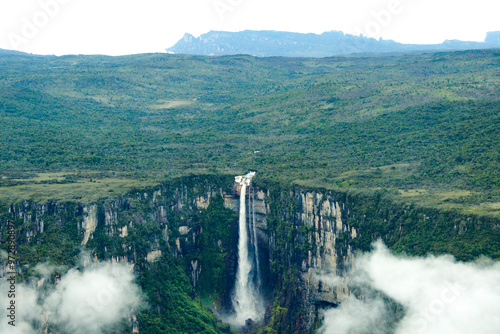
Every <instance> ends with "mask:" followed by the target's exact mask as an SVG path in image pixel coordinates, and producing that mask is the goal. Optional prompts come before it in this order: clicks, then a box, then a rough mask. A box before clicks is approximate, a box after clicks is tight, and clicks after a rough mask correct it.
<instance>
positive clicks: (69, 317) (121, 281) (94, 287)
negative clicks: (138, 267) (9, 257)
mask: <svg viewBox="0 0 500 334" xmlns="http://www.w3.org/2000/svg"><path fill="white" fill-rule="evenodd" d="M35 268H36V269H39V270H40V271H39V273H40V274H41V275H43V276H47V275H50V272H51V270H54V269H57V267H53V266H50V265H46V264H44V265H39V266H37V267H35ZM9 288H10V284H9V282H8V281H7V278H4V279H2V280H1V282H0V305H2V309H3V310H4V311H2V314H3V316H2V319H3V320H2V321H1V323H0V333H12V334H18V333H19V334H28V333H38V332H40V328H44V326H45V324H47V323H49V324H53V325H57V326H58V328H60V329H61V330H62V332H65V333H75V334H79V333H82V334H83V333H100V332H101V331H102V330H103V329H104V328H106V327H107V326H111V325H113V324H115V323H117V322H119V321H121V320H122V319H124V318H126V317H127V316H129V314H130V313H131V311H132V310H134V309H137V308H138V307H140V305H141V304H142V292H141V290H140V288H139V287H138V286H137V285H136V284H135V283H134V274H133V272H132V271H131V270H130V269H129V268H128V267H127V266H126V265H123V264H117V263H114V264H112V263H98V264H91V265H90V266H88V267H86V268H85V269H84V270H83V271H79V270H77V269H70V270H69V271H68V272H67V273H66V274H65V275H64V276H62V277H61V280H60V282H59V283H58V284H57V285H56V286H55V287H53V288H52V289H48V290H45V291H44V289H40V290H39V289H35V288H34V286H33V285H26V284H19V283H17V284H16V298H15V302H16V304H15V305H16V322H15V325H16V326H15V327H13V326H11V325H9V324H8V320H9V319H8V318H7V312H8V311H7V310H6V308H7V306H8V305H9V303H10V301H11V300H12V298H8V290H9ZM3 306H5V307H3ZM33 324H35V327H36V328H34V327H33Z"/></svg>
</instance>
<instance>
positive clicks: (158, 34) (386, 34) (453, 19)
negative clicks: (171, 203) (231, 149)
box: [0, 0, 500, 55]
mask: <svg viewBox="0 0 500 334" xmlns="http://www.w3.org/2000/svg"><path fill="white" fill-rule="evenodd" d="M498 13H500V1H498V0H475V1H470V0H308V1H304V0H300V1H299V0H286V1H285V0H175V1H174V0H141V1H139V0H0V48H2V49H10V50H19V51H24V52H29V53H36V54H56V55H63V54H107V55H125V54H135V53H146V52H163V51H164V50H165V48H168V47H170V46H172V45H173V44H175V43H176V42H177V41H178V40H179V39H180V38H182V36H183V35H184V34H185V33H189V34H192V35H194V36H199V35H200V34H203V33H207V32H209V31H210V30H219V31H242V30H278V31H291V32H301V33H316V34H321V33H323V32H325V31H332V30H338V31H343V32H345V33H348V34H354V35H359V34H363V35H364V36H369V37H374V38H383V39H393V40H395V41H398V42H402V43H418V44H422V43H441V42H443V41H444V40H446V39H460V40H470V41H483V40H484V38H485V36H486V32H488V31H500V19H499V16H498Z"/></svg>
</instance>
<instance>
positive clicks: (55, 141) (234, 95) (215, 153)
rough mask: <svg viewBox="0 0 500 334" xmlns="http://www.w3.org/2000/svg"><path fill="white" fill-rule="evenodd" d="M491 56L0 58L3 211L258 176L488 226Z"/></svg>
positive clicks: (492, 181) (495, 161) (494, 166)
mask: <svg viewBox="0 0 500 334" xmlns="http://www.w3.org/2000/svg"><path fill="white" fill-rule="evenodd" d="M499 60H500V52H499V51H498V50H483V51H464V52H449V53H410V54H395V55H375V56H359V55H358V56H349V57H347V56H346V57H334V58H323V59H307V58H278V57H276V58H255V57H250V56H243V55H241V56H225V57H203V56H188V55H171V54H145V55H134V56H124V57H106V56H63V57H38V56H30V55H3V56H0V119H1V124H2V126H1V127H0V131H1V133H0V135H1V136H2V140H1V141H0V145H1V147H0V175H1V179H0V189H1V190H2V191H1V194H2V195H1V196H0V201H2V202H17V201H20V200H23V199H27V198H28V199H33V200H45V199H48V198H52V199H63V200H73V201H84V202H85V201H91V200H95V199H96V198H99V197H101V198H102V197H109V196H114V195H116V194H123V193H125V192H127V191H128V190H130V189H131V188H132V187H140V186H148V185H152V184H156V183H158V182H160V181H164V180H167V179H170V178H172V177H175V176H180V175H186V174H190V173H195V174H196V173H212V174H216V173H223V174H233V175H234V174H237V173H242V172H246V171H248V170H257V171H258V172H259V175H261V176H262V177H265V178H268V179H277V180H280V181H283V182H286V183H296V184H299V185H307V186H321V187H325V188H329V189H339V190H345V191H355V192H357V191H361V192H366V193H370V192H373V191H379V190H386V193H387V195H388V196H390V197H391V198H392V199H394V200H396V201H404V202H407V201H408V202H414V203H417V204H420V205H423V206H431V207H436V208H445V209H458V210H461V211H463V212H468V213H475V214H481V215H493V216H498V215H499V213H500V193H499V190H498V189H499V185H500V184H499V183H500V175H499V172H498V165H499V162H500V154H499V143H500V130H499V129H500V120H499V117H500V104H499V97H500V94H499V93H500V85H499V81H500V67H499Z"/></svg>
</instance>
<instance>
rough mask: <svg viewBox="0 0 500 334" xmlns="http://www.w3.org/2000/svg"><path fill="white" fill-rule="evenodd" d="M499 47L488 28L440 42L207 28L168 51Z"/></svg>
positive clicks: (498, 36)
mask: <svg viewBox="0 0 500 334" xmlns="http://www.w3.org/2000/svg"><path fill="white" fill-rule="evenodd" d="M486 48H500V31H497V32H489V33H488V34H487V37H486V39H485V41H484V42H467V41H459V40H446V41H445V42H444V43H441V44H401V43H398V42H395V41H392V40H383V39H380V40H377V39H375V38H368V37H364V36H354V35H348V34H344V33H343V32H341V31H329V32H325V33H322V34H321V35H317V34H301V33H292V32H282V31H253V30H245V31H241V32H226V31H210V32H208V33H206V34H203V35H201V36H200V37H194V36H192V35H190V34H185V35H184V37H183V38H182V39H180V40H179V41H178V42H177V43H176V44H175V45H174V46H172V47H170V48H168V49H166V51H168V52H173V53H185V54H196V55H217V56H218V55H234V54H249V55H253V56H258V57H269V56H283V57H328V56H335V55H346V54H354V53H373V52H377V53H378V52H404V51H425V50H443V51H450V50H469V49H486Z"/></svg>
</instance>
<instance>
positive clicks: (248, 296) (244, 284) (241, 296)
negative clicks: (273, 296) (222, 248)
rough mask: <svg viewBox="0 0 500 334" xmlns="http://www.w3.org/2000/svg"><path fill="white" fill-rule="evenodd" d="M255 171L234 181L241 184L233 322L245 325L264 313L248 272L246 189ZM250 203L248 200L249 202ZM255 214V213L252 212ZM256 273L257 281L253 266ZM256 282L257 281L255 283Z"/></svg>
mask: <svg viewBox="0 0 500 334" xmlns="http://www.w3.org/2000/svg"><path fill="white" fill-rule="evenodd" d="M254 175H255V172H250V173H248V174H246V175H243V176H237V177H236V183H238V184H240V185H241V190H240V219H239V240H238V269H237V271H236V286H235V294H234V296H233V306H234V310H235V312H236V315H235V318H234V319H233V321H232V322H233V323H234V324H236V325H240V326H243V325H245V320H247V319H249V318H250V319H252V320H253V321H259V320H261V319H262V317H263V315H264V305H263V301H262V298H261V297H260V295H259V291H258V289H257V287H256V284H255V282H254V280H253V279H252V277H251V276H250V273H251V272H252V269H253V268H252V261H251V259H250V256H249V255H250V254H249V252H248V236H249V234H248V228H247V214H246V190H247V187H248V186H250V184H251V182H252V177H254ZM249 204H250V202H249ZM252 211H253V210H252ZM253 215H254V216H255V213H254V214H253ZM254 216H253V217H252V213H249V218H250V221H251V224H250V225H251V226H252V229H253V231H252V232H253V240H252V241H253V242H252V243H253V247H254V250H255V252H254V256H255V263H256V264H257V265H258V254H257V234H256V231H255V217H254ZM254 269H255V270H254V273H256V275H257V277H256V280H257V282H259V280H260V277H259V271H258V268H254ZM257 284H258V283H257Z"/></svg>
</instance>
